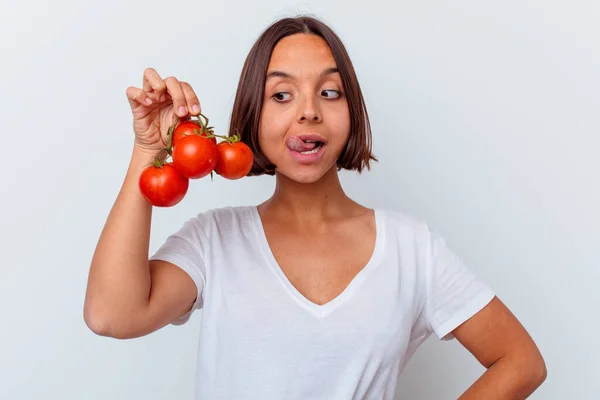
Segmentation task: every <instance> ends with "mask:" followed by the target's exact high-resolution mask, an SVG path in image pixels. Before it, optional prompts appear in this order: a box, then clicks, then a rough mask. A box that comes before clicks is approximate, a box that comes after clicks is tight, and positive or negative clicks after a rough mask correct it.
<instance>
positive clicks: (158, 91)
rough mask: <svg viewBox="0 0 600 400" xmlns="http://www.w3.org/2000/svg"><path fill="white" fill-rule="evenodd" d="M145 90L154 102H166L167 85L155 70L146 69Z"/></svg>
mask: <svg viewBox="0 0 600 400" xmlns="http://www.w3.org/2000/svg"><path fill="white" fill-rule="evenodd" d="M143 88H144V90H145V91H146V93H148V95H149V96H150V97H152V98H153V99H154V100H157V101H165V99H166V96H165V93H166V91H167V85H166V84H165V81H163V79H162V78H161V77H160V75H159V74H158V72H156V70H155V69H154V68H146V70H145V71H144V80H143ZM163 96H164V97H163Z"/></svg>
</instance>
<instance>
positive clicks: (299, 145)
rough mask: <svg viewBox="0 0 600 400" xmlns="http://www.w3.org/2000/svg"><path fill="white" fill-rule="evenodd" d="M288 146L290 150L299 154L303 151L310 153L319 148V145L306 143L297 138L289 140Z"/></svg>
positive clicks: (293, 137)
mask: <svg viewBox="0 0 600 400" xmlns="http://www.w3.org/2000/svg"><path fill="white" fill-rule="evenodd" d="M287 145H288V147H289V148H290V150H293V151H297V152H298V153H300V152H303V151H310V150H312V149H314V148H315V147H317V143H305V142H303V141H302V140H300V139H298V138H297V137H295V136H292V137H291V138H289V139H288V141H287Z"/></svg>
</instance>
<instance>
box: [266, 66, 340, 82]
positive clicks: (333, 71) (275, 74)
mask: <svg viewBox="0 0 600 400" xmlns="http://www.w3.org/2000/svg"><path fill="white" fill-rule="evenodd" d="M339 72H340V70H339V69H338V68H337V67H330V68H327V69H325V70H323V72H321V77H324V76H327V75H331V74H337V73H339ZM269 78H283V79H291V80H295V79H296V78H295V77H294V76H293V75H291V74H288V73H287V72H283V71H277V70H274V71H270V72H269V73H267V80H269Z"/></svg>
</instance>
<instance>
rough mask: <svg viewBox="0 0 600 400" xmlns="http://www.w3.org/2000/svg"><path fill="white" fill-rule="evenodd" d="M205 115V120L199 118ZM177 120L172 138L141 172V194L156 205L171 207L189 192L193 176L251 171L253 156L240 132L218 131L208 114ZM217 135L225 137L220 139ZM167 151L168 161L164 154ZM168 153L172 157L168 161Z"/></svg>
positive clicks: (241, 174)
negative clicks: (234, 133) (227, 135)
mask: <svg viewBox="0 0 600 400" xmlns="http://www.w3.org/2000/svg"><path fill="white" fill-rule="evenodd" d="M200 117H202V118H203V120H201V119H200ZM200 117H198V119H187V120H184V121H179V120H178V119H176V120H175V123H174V124H173V126H171V127H170V128H169V133H168V137H169V142H168V144H167V146H166V147H165V148H164V149H162V151H161V152H160V153H159V154H158V155H157V156H156V158H155V159H154V162H153V163H152V164H151V165H149V166H147V167H146V168H145V169H144V170H143V171H142V174H141V175H140V179H139V188H140V191H141V193H142V196H144V198H145V199H146V200H147V201H148V202H149V203H150V204H152V205H153V206H156V207H172V206H174V205H175V204H177V203H179V202H180V201H181V200H182V199H183V198H184V197H185V195H186V193H187V191H188V187H189V180H190V179H200V178H204V177H205V176H207V175H209V174H210V175H211V177H212V175H213V171H214V172H216V173H217V174H218V175H220V176H222V177H223V178H226V179H240V178H242V177H244V176H246V175H248V173H249V172H250V169H251V168H252V164H253V162H254V156H253V154H252V151H251V150H250V148H249V147H248V146H247V145H246V144H245V143H243V142H241V141H240V137H239V135H233V136H230V137H226V136H220V135H215V134H214V131H213V128H212V127H210V126H208V118H206V117H205V116H204V115H202V114H200ZM217 137H219V138H221V139H223V140H221V142H220V143H217ZM164 152H166V153H167V157H166V158H165V161H161V158H162V157H161V156H163V155H164ZM169 156H170V157H171V161H167V160H168V158H169Z"/></svg>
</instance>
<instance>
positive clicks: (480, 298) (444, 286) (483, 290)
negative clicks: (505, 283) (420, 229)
mask: <svg viewBox="0 0 600 400" xmlns="http://www.w3.org/2000/svg"><path fill="white" fill-rule="evenodd" d="M429 244H430V246H429V257H428V258H429V262H428V268H427V279H426V281H427V301H426V314H427V318H428V322H429V325H430V326H431V329H432V330H433V332H435V334H436V335H437V337H438V338H439V339H442V340H451V339H453V338H454V336H453V335H452V333H451V332H452V331H453V330H454V329H455V328H457V327H458V326H459V325H461V324H462V323H463V322H465V321H467V320H468V319H469V318H471V317H472V316H473V315H475V314H476V313H477V312H479V311H480V310H481V309H482V308H484V307H485V306H486V305H487V304H488V303H489V302H490V301H491V300H492V299H493V298H494V292H493V291H492V289H491V288H490V287H489V286H488V285H487V284H485V283H484V282H483V281H481V280H480V279H479V278H478V277H477V276H476V275H475V274H474V273H473V271H471V270H470V269H469V268H467V267H466V266H465V264H464V263H463V261H462V260H461V259H460V258H459V257H458V256H457V255H456V254H455V253H454V252H453V251H452V250H451V249H450V248H449V247H448V244H447V243H446V240H445V239H444V238H443V237H441V236H440V235H439V234H438V233H436V232H431V233H430V243H429Z"/></svg>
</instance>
